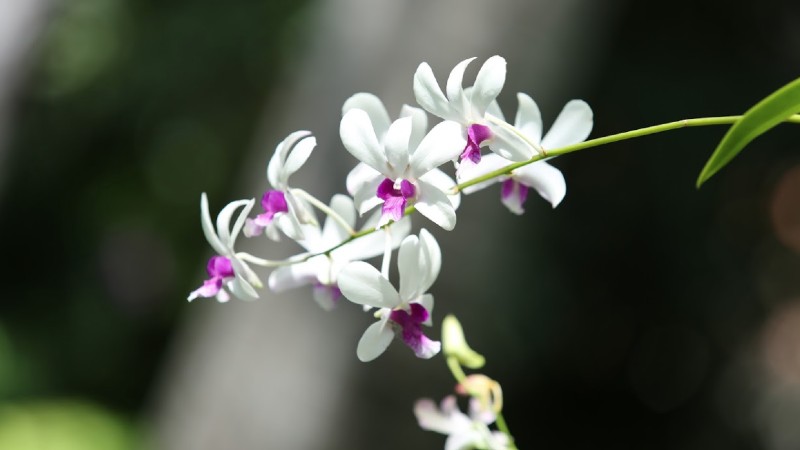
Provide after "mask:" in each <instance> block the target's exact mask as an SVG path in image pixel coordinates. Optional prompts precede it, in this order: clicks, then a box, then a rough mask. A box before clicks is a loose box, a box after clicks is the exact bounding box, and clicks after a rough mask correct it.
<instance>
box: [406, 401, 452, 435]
mask: <svg viewBox="0 0 800 450" xmlns="http://www.w3.org/2000/svg"><path fill="white" fill-rule="evenodd" d="M414 416H416V417H417V422H419V426H420V428H422V429H424V430H428V431H435V432H437V433H442V434H450V432H451V431H452V430H453V421H452V420H450V417H449V416H447V415H445V414H442V413H441V412H440V411H439V408H438V407H437V406H436V403H434V401H433V400H431V399H428V398H423V399H420V400H417V401H416V402H415V403H414Z"/></svg>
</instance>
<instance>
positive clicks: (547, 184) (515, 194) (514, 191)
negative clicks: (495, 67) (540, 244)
mask: <svg viewBox="0 0 800 450" xmlns="http://www.w3.org/2000/svg"><path fill="white" fill-rule="evenodd" d="M517 99H518V101H519V107H518V109H517V115H516V118H515V120H514V127H515V128H516V129H517V130H518V131H519V132H521V133H523V134H524V135H525V137H526V138H527V139H528V140H529V141H531V142H532V143H533V144H536V146H537V147H539V148H540V149H555V148H560V147H565V146H568V145H572V144H577V143H578V142H582V141H584V140H585V139H586V138H587V137H588V136H589V133H591V131H592V125H593V115H592V109H591V108H590V107H589V105H588V104H586V102H584V101H582V100H572V101H570V102H568V103H567V104H566V105H565V106H564V108H563V109H562V110H561V113H560V114H559V115H558V117H557V118H556V120H555V122H554V123H553V126H552V127H550V131H548V132H547V134H546V135H545V136H544V138H542V128H543V127H542V116H541V113H540V112H539V107H538V106H536V102H534V101H533V99H532V98H530V97H529V96H528V95H526V94H523V93H519V94H517ZM490 110H491V113H492V114H493V115H496V116H497V117H499V118H500V119H501V120H505V119H503V115H502V112H501V111H500V108H498V107H496V104H495V105H492V106H491V107H490ZM528 148H530V146H528ZM535 154H536V153H535V152H534V150H533V149H530V151H529V153H527V154H525V155H523V156H524V157H525V159H530V158H532V157H533V156H534V155H535ZM512 162H513V161H511V160H508V159H506V158H503V157H501V156H499V155H497V154H492V155H486V156H485V157H484V158H483V160H482V161H481V162H480V163H479V164H477V165H475V166H471V167H469V168H467V169H465V170H463V171H461V173H459V182H464V181H468V180H470V179H474V178H477V177H479V176H481V175H485V174H487V173H489V172H492V171H494V170H497V169H500V168H503V167H506V166H508V165H509V164H511V163H512ZM495 182H502V183H503V186H502V189H501V197H500V199H501V201H502V202H503V204H504V205H506V207H507V208H508V209H509V210H510V211H511V212H513V213H514V214H522V213H523V212H524V209H523V204H524V203H525V200H526V198H527V196H528V189H529V188H533V189H535V190H536V191H537V192H538V193H539V195H541V196H542V198H544V199H545V200H547V201H548V202H549V203H550V204H551V205H552V206H553V208H555V207H556V206H558V204H559V203H561V201H562V200H563V199H564V196H565V195H566V193H567V184H566V182H565V181H564V175H563V174H562V173H561V171H560V170H558V169H557V168H555V167H553V166H552V165H550V164H549V163H548V162H546V161H544V160H542V161H537V162H535V163H532V164H528V165H526V166H523V167H520V168H518V169H514V171H512V172H511V175H510V176H508V177H501V178H495V179H493V180H490V181H487V182H484V183H479V184H476V185H474V186H470V187H468V188H466V189H464V192H465V193H466V194H470V193H472V192H475V191H477V190H480V189H483V188H485V187H487V186H489V185H490V184H492V183H495Z"/></svg>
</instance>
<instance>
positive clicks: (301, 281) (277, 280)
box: [267, 256, 327, 293]
mask: <svg viewBox="0 0 800 450" xmlns="http://www.w3.org/2000/svg"><path fill="white" fill-rule="evenodd" d="M320 257H321V258H325V259H327V258H326V257H325V256H320ZM319 266H320V265H319V264H316V263H313V262H311V261H310V260H309V261H305V262H301V263H297V264H292V265H290V266H283V267H278V268H277V269H275V270H273V271H272V273H270V274H269V279H268V280H267V283H268V285H269V288H270V289H271V290H272V292H276V293H280V292H284V291H286V290H288V289H294V288H297V287H300V286H306V285H308V284H311V283H313V282H314V281H316V280H317V270H318V268H319Z"/></svg>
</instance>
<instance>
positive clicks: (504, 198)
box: [500, 182, 525, 216]
mask: <svg viewBox="0 0 800 450" xmlns="http://www.w3.org/2000/svg"><path fill="white" fill-rule="evenodd" d="M523 189H525V188H524V187H523V186H521V185H520V184H519V182H514V183H513V184H512V185H511V192H506V191H503V193H502V194H501V195H500V202H501V203H502V204H503V205H505V207H506V208H508V210H509V211H511V212H512V213H514V214H516V215H518V216H521V215H522V214H525V208H524V207H523V203H524V202H525V199H524V198H523V197H522V190H523Z"/></svg>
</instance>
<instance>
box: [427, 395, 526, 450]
mask: <svg viewBox="0 0 800 450" xmlns="http://www.w3.org/2000/svg"><path fill="white" fill-rule="evenodd" d="M469 407H470V408H469V409H470V414H469V415H466V414H464V413H463V412H461V410H459V409H458V404H457V403H456V398H455V396H452V395H449V396H447V397H445V398H444V400H442V403H441V407H440V408H437V407H436V403H434V402H433V400H431V399H427V398H424V399H420V400H417V402H416V403H415V404H414V415H415V416H416V417H417V421H418V422H419V426H420V427H422V428H423V429H425V430H429V431H435V432H437V433H441V434H446V435H447V441H445V444H444V448H445V450H469V449H473V448H482V449H488V450H506V449H509V448H511V442H510V441H509V439H508V436H506V435H505V434H504V433H502V432H500V431H492V430H490V429H489V425H491V424H492V423H493V422H494V421H495V419H496V416H495V415H494V413H493V412H492V411H489V410H485V409H482V408H481V407H480V402H479V401H478V400H477V399H474V398H473V399H470V403H469Z"/></svg>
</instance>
